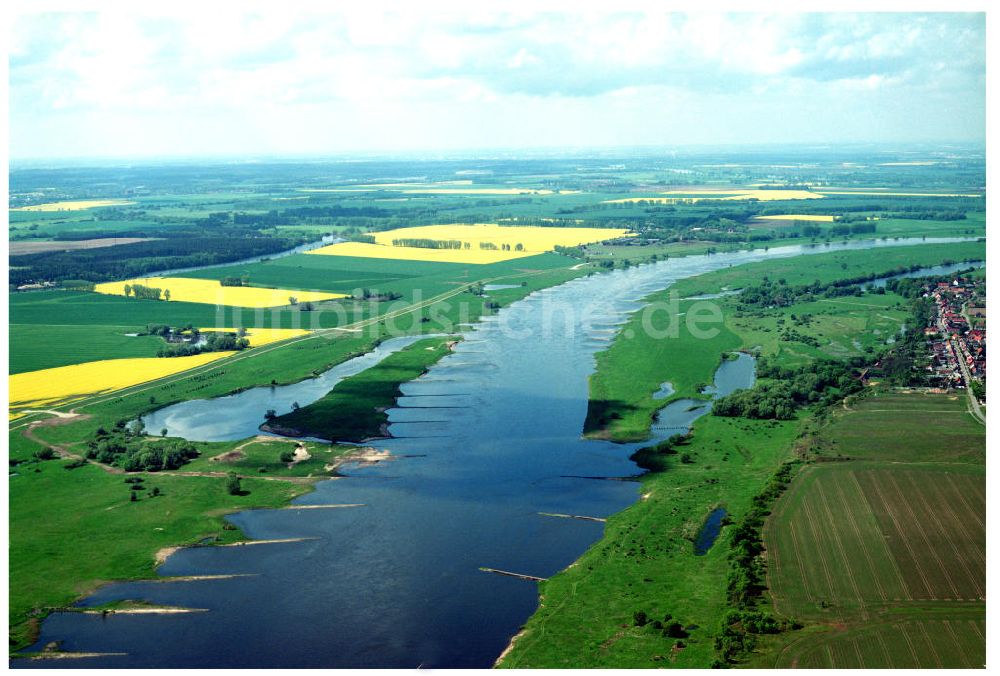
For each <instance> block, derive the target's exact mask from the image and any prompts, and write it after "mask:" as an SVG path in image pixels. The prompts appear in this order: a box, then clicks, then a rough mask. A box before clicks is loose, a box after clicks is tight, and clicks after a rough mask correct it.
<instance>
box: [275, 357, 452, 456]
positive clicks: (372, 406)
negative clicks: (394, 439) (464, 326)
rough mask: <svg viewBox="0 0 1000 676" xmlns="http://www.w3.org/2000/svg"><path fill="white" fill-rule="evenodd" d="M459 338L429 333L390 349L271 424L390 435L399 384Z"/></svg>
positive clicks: (350, 437)
mask: <svg viewBox="0 0 1000 676" xmlns="http://www.w3.org/2000/svg"><path fill="white" fill-rule="evenodd" d="M453 340H454V338H450V337H444V338H440V337H439V338H428V339H426V340H421V341H418V342H416V343H414V344H413V345H410V346H409V347H406V348H404V349H402V350H400V351H399V352H396V353H395V354H391V355H389V356H388V357H386V358H385V359H383V360H382V361H381V362H379V363H378V364H376V365H375V366H372V367H371V368H368V369H365V370H364V371H362V372H361V373H359V374H357V375H355V376H351V377H350V378H345V379H344V380H342V381H341V382H339V383H337V385H336V386H335V387H334V388H333V389H332V390H330V392H329V393H327V394H326V395H325V396H324V397H322V398H321V399H318V400H317V401H315V402H313V403H311V404H309V405H308V406H304V407H302V408H300V409H298V410H296V411H292V412H291V413H286V414H285V415H281V416H278V417H277V418H275V419H274V420H272V421H270V422H268V424H267V427H268V429H271V430H276V431H281V432H282V433H284V434H290V433H293V432H294V436H307V437H319V438H320V439H330V440H339V441H365V440H367V439H371V438H372V437H382V436H385V435H386V425H387V423H388V417H387V416H386V414H385V411H386V409H387V408H389V407H391V406H392V405H393V403H394V402H395V401H396V398H397V397H398V396H399V395H400V392H399V386H400V384H401V383H405V382H408V381H410V380H413V379H414V378H417V377H418V376H420V375H421V374H422V373H424V372H425V371H426V370H427V369H428V368H429V367H430V366H431V364H434V363H435V362H437V361H438V360H439V359H441V358H442V357H443V356H445V355H446V354H448V352H449V351H450V347H449V344H450V343H451V342H452V341H453Z"/></svg>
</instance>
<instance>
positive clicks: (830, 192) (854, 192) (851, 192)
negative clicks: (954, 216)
mask: <svg viewBox="0 0 1000 676" xmlns="http://www.w3.org/2000/svg"><path fill="white" fill-rule="evenodd" d="M819 192H820V193H822V194H824V195H885V196H886V197H982V195H981V194H966V195H961V194H954V193H945V192H883V191H881V190H871V191H864V190H820V191H819Z"/></svg>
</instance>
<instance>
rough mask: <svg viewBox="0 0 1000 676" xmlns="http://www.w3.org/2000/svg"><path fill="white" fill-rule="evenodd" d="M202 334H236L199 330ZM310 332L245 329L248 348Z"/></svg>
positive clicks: (300, 330)
mask: <svg viewBox="0 0 1000 676" xmlns="http://www.w3.org/2000/svg"><path fill="white" fill-rule="evenodd" d="M199 330H200V331H201V332H202V333H212V332H216V333H236V331H237V329H218V328H208V329H199ZM310 333H311V331H307V330H306V329H247V333H246V338H247V340H249V341H250V347H260V346H261V345H267V344H268V343H276V342H278V341H279V340H286V339H288V338H298V337H299V336H306V335H309V334H310Z"/></svg>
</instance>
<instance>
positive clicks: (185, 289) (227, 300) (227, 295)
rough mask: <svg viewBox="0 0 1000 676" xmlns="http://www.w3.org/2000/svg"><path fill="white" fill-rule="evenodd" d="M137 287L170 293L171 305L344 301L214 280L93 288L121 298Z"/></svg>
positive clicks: (137, 281)
mask: <svg viewBox="0 0 1000 676" xmlns="http://www.w3.org/2000/svg"><path fill="white" fill-rule="evenodd" d="M126 284H128V285H134V284H141V285H142V286H148V287H151V288H158V289H163V290H164V291H167V290H169V291H170V300H171V301H183V302H187V303H210V304H213V305H234V306H237V307H255V308H256V307H275V306H279V305H288V304H289V301H288V299H289V297H290V296H292V297H295V298H296V299H297V300H298V301H299V302H300V303H305V302H307V301H310V302H315V301H321V300H330V299H332V298H344V297H345V295H344V294H342V293H327V292H317V291H300V290H298V289H259V288H257V287H253V286H222V284H220V283H219V281H218V280H215V279H192V278H189V277H142V278H137V279H128V280H125V281H124V282H106V283H104V284H98V285H96V286H95V287H94V291H96V292H97V293H106V294H110V295H114V296H124V295H125V285H126Z"/></svg>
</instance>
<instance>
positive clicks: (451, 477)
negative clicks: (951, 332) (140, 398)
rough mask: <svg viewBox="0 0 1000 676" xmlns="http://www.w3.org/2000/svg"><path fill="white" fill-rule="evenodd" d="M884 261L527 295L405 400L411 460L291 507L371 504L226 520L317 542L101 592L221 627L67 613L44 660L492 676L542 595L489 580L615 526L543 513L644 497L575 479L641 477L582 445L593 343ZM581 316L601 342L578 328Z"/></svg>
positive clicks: (653, 274) (660, 430)
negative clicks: (757, 289) (655, 297)
mask: <svg viewBox="0 0 1000 676" xmlns="http://www.w3.org/2000/svg"><path fill="white" fill-rule="evenodd" d="M899 244H900V243H899V242H891V243H890V242H886V243H884V244H883V243H880V244H877V245H879V246H881V245H899ZM872 245H873V243H871V242H869V243H860V242H852V243H850V244H847V245H830V246H820V247H815V248H813V249H809V248H803V247H797V246H796V247H781V248H772V249H771V250H770V251H767V252H764V251H754V252H734V253H726V254H715V255H711V256H693V257H689V258H683V259H670V260H667V261H662V262H659V263H656V264H652V265H646V266H639V267H632V268H629V269H627V270H618V271H614V272H611V273H608V274H602V275H596V276H594V277H591V278H580V279H576V280H573V281H570V282H567V283H566V284H563V285H561V286H559V287H556V288H552V289H547V290H544V291H540V292H537V293H533V294H531V295H530V296H528V297H527V298H525V299H524V300H522V301H519V302H517V303H514V304H513V305H511V306H510V307H508V308H506V309H504V310H503V311H501V313H500V314H499V315H497V316H495V317H492V318H491V319H490V321H486V322H482V323H480V324H478V325H477V326H476V327H475V328H474V329H468V330H466V332H465V333H466V336H467V337H468V338H469V340H467V341H464V342H462V343H459V344H458V346H457V347H456V349H455V351H454V352H453V353H452V354H450V355H447V356H445V357H444V358H443V359H442V360H441V362H440V363H439V364H437V365H436V366H434V367H432V368H431V369H430V371H429V372H428V373H427V374H425V375H424V376H422V377H420V378H418V379H416V380H415V381H413V382H411V383H408V384H406V385H404V387H403V392H404V395H405V396H404V397H403V398H402V399H401V400H400V402H399V406H398V407H397V408H396V409H393V410H391V411H390V413H389V416H390V420H391V421H392V424H391V428H390V431H391V432H392V434H393V435H395V436H396V437H398V438H395V439H389V440H386V441H385V442H384V443H380V444H379V446H380V447H384V448H386V449H389V450H390V451H392V453H393V454H395V455H397V456H400V457H399V459H397V460H394V461H391V462H387V463H383V464H381V465H378V466H374V467H366V468H361V467H358V468H354V469H353V470H349V471H348V474H350V476H349V477H347V478H344V479H338V480H336V481H326V482H322V483H320V484H318V485H317V488H316V491H315V492H314V493H311V494H309V495H306V496H304V497H302V498H300V499H299V500H297V501H296V502H297V503H301V504H326V503H361V504H363V505H364V506H363V507H357V508H351V509H330V510H254V511H247V512H241V513H239V514H236V515H234V516H232V517H231V520H232V522H233V523H235V524H236V525H237V526H239V527H240V528H242V529H243V530H244V532H246V533H247V534H248V535H249V536H250V537H253V538H261V539H264V538H296V537H298V538H309V539H307V540H304V541H301V542H295V543H287V544H274V545H261V546H255V547H235V548H197V549H189V550H183V551H181V552H179V553H178V554H176V555H174V556H173V557H171V559H169V560H168V562H167V563H166V564H165V565H164V566H163V567H162V571H161V572H162V573H163V574H165V575H194V574H198V575H204V574H225V573H250V574H251V575H250V576H247V577H238V578H233V579H228V580H216V581H199V582H188V583H171V584H162V583H156V582H142V583H128V584H115V585H110V586H107V587H104V588H102V589H101V590H99V591H98V592H97V593H96V594H94V595H93V596H92V597H90V598H89V599H88V600H87V601H86V602H85V603H90V604H93V603H102V602H106V601H110V600H114V599H125V598H143V599H148V600H150V601H154V602H156V603H163V604H173V605H182V606H188V607H193V608H206V609H208V612H204V613H194V614H187V615H159V616H156V615H142V616H136V615H133V616H125V615H119V616H110V617H107V618H102V617H101V616H99V615H96V616H94V615H81V614H73V613H62V614H55V615H52V616H51V617H50V618H48V619H47V620H46V621H45V622H44V623H43V625H42V631H41V636H40V638H39V641H38V643H37V644H36V645H35V646H34V649H36V650H37V649H39V648H40V647H42V646H44V645H45V644H46V643H48V642H50V641H62V647H63V649H65V650H76V651H95V652H125V653H128V654H127V655H126V656H121V657H105V658H95V659H86V660H74V661H63V662H60V663H59V666H60V667H66V666H73V667H84V666H86V667H98V666H101V667H112V666H113V667H140V666H158V667H235V668H239V667H243V668H247V667H278V666H284V667H305V666H310V667H334V666H337V667H348V666H351V667H375V666H378V667H416V666H419V665H423V666H425V667H488V666H490V665H491V664H492V663H493V661H494V659H495V658H496V656H497V655H498V654H499V653H500V652H501V651H502V650H503V648H504V647H505V646H506V644H507V642H508V640H509V638H510V637H511V636H512V635H513V634H514V633H516V632H517V630H518V628H519V627H520V626H521V625H522V624H523V623H524V621H525V620H526V619H527V618H528V616H529V615H530V614H531V613H532V612H533V611H534V610H535V607H536V605H537V602H538V597H537V586H536V585H535V584H534V583H532V582H525V581H522V580H518V579H513V578H509V577H502V576H497V575H491V574H489V573H483V572H481V571H480V570H479V567H481V566H486V567H491V568H497V569H502V570H509V571H514V572H519V573H525V574H529V575H535V576H539V577H548V576H551V575H553V574H555V573H556V572H558V571H559V570H561V569H562V568H564V567H566V566H567V565H568V564H570V563H571V562H572V561H573V560H574V559H576V558H577V557H579V556H580V554H581V553H583V551H584V550H585V549H586V548H587V547H588V546H589V545H590V544H592V543H593V542H594V541H595V540H596V539H598V538H599V537H600V536H601V533H602V528H603V527H602V525H601V524H599V523H595V522H590V521H584V520H579V519H554V518H549V517H545V516H540V515H539V512H548V513H557V514H576V515H584V516H596V517H606V516H608V515H610V514H613V513H614V512H617V511H619V510H621V509H623V508H624V507H626V506H627V505H629V504H630V503H632V502H633V501H634V500H635V499H636V497H637V484H635V483H634V482H628V481H593V480H588V479H581V478H575V477H581V476H584V477H626V476H631V475H634V474H635V472H636V467H635V465H634V464H633V463H632V462H630V461H629V460H628V457H629V455H631V453H632V452H633V451H634V450H635V449H636V447H637V446H638V445H640V444H621V445H617V444H613V443H609V442H602V441H587V440H583V439H581V437H580V432H581V430H582V427H583V421H584V418H585V416H586V411H587V378H588V376H589V375H590V374H591V372H592V371H593V364H594V362H593V355H594V353H595V352H596V351H597V350H600V349H603V348H604V347H605V346H606V343H602V342H600V339H601V338H602V337H603V338H606V337H607V335H606V334H603V333H598V332H597V331H599V330H600V328H608V326H614V325H616V324H619V323H621V322H622V321H624V318H625V317H626V316H627V314H628V313H629V312H632V311H635V310H636V309H638V308H639V307H641V303H640V302H637V301H636V300H635V299H637V298H641V297H642V296H644V295H646V294H648V293H650V292H652V291H655V290H658V289H662V288H664V287H666V286H668V285H669V284H670V283H672V282H673V281H675V280H677V279H679V278H682V277H687V276H690V275H694V274H698V273H700V272H705V271H708V270H713V269H718V268H722V267H726V266H728V265H733V264H739V263H745V262H751V261H756V260H763V259H765V258H775V257H779V256H794V255H799V254H801V253H820V252H823V251H831V250H836V249H843V248H848V249H854V248H857V249H861V248H866V246H872ZM574 310H575V311H574ZM580 310H583V311H586V313H589V315H590V317H591V318H592V319H593V321H594V323H595V324H596V323H597V322H598V321H600V322H603V323H604V324H605V325H604V326H602V327H599V328H598V327H596V326H595V325H592V324H591V323H590V322H588V323H586V325H584V324H583V320H582V319H581V317H582V316H583V313H581V312H580ZM547 311H555V312H556V313H557V315H558V313H559V312H560V311H562V312H564V314H567V315H568V316H570V318H571V321H570V323H569V325H567V323H566V322H564V321H553V323H552V327H551V329H550V330H548V331H540V330H539V325H540V322H541V321H542V318H543V317H544V316H545V313H546V312H547ZM598 318H600V319H599V320H598ZM508 329H510V330H508ZM741 364H742V366H741ZM749 366H750V368H751V375H752V361H751V362H750V363H749ZM746 367H747V363H746V362H745V361H743V360H737V361H732V362H729V361H727V362H725V363H724V364H723V368H725V369H727V370H726V371H725V373H728V372H729V371H728V370H729V369H735V370H734V371H733V373H732V374H731V375H732V378H731V379H730V378H729V376H726V379H727V380H726V383H723V382H721V376H717V378H716V383H715V387H716V388H717V389H718V390H719V391H720V392H721V391H723V389H724V388H725V387H729V386H730V385H731V382H730V381H732V382H737V381H739V379H740V378H744V377H746V372H745V371H739V369H741V368H746ZM213 401H214V402H215V403H214V404H211V406H213V407H215V408H213V409H209V412H210V413H214V414H215V420H216V421H219V422H220V423H225V422H226V421H225V419H226V418H227V417H228V416H229V412H228V409H227V407H226V406H227V405H226V402H224V401H223V400H220V399H217V400H213ZM672 406H673V405H672ZM414 411H419V412H418V413H414ZM669 415H670V414H667V413H666V412H665V413H664V415H661V416H660V420H659V421H658V422H657V426H656V428H655V429H654V438H656V439H661V438H665V437H666V436H669V435H668V432H670V430H671V429H672V426H675V425H676V424H677V423H676V421H667V420H665V419H664V417H665V416H669ZM156 427H157V426H156V425H153V428H156ZM645 443H648V442H645ZM645 443H644V444H641V445H645ZM402 456H406V457H402ZM709 507H710V506H709V505H706V506H705V508H706V509H707V508H709ZM17 666H22V667H41V666H49V664H47V663H46V661H44V660H42V661H36V662H23V661H19V662H17Z"/></svg>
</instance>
